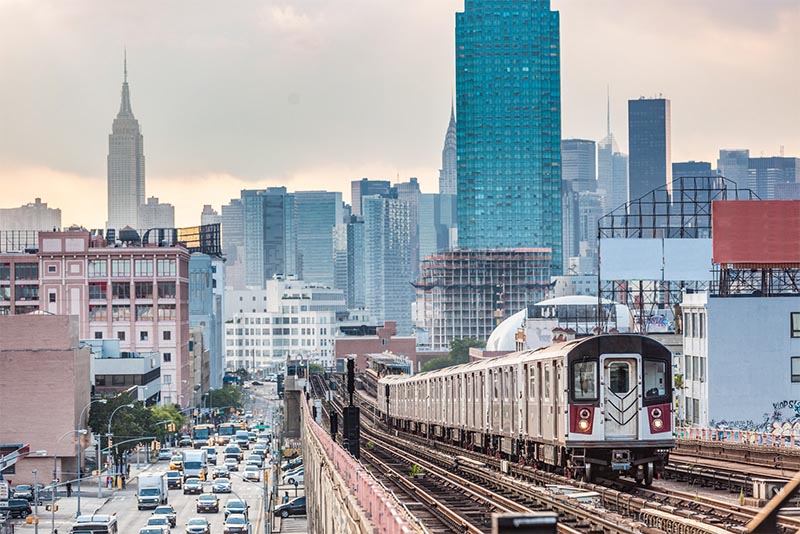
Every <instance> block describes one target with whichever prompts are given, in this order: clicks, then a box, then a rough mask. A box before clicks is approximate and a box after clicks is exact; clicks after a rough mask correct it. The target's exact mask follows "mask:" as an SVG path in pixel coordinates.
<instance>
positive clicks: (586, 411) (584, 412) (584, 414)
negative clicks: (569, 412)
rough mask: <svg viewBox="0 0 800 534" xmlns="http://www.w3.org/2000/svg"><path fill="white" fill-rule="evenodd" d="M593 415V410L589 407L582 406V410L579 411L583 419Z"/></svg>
mask: <svg viewBox="0 0 800 534" xmlns="http://www.w3.org/2000/svg"><path fill="white" fill-rule="evenodd" d="M591 415H592V412H590V411H589V409H588V408H581V411H580V412H578V417H580V418H581V419H589V417H590V416H591ZM587 424H588V423H587Z"/></svg>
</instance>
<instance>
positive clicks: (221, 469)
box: [211, 464, 228, 478]
mask: <svg viewBox="0 0 800 534" xmlns="http://www.w3.org/2000/svg"><path fill="white" fill-rule="evenodd" d="M226 476H228V466H227V465H224V464H223V465H219V466H217V467H215V468H214V469H213V470H212V471H211V478H220V477H226Z"/></svg>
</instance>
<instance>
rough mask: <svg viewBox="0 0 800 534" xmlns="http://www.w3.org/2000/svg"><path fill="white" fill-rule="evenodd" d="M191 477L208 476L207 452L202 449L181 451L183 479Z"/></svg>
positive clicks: (200, 477)
mask: <svg viewBox="0 0 800 534" xmlns="http://www.w3.org/2000/svg"><path fill="white" fill-rule="evenodd" d="M192 477H197V478H199V479H200V480H206V479H207V478H208V453H207V452H206V451H204V450H203V449H200V450H199V451H195V450H190V451H183V480H186V479H187V478H192Z"/></svg>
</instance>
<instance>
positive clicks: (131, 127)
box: [106, 60, 145, 229]
mask: <svg viewBox="0 0 800 534" xmlns="http://www.w3.org/2000/svg"><path fill="white" fill-rule="evenodd" d="M144 197H145V178H144V137H142V133H141V130H140V129H139V121H137V120H136V117H134V116H133V110H132V109H131V95H130V90H129V88H128V64H127V60H126V62H125V77H124V81H123V83H122V99H121V102H120V106H119V113H117V118H116V119H114V124H113V125H112V127H111V135H109V136H108V221H107V223H106V224H107V228H117V229H122V228H124V227H126V226H130V227H131V228H134V229H136V228H141V226H140V225H139V206H141V205H142V204H144Z"/></svg>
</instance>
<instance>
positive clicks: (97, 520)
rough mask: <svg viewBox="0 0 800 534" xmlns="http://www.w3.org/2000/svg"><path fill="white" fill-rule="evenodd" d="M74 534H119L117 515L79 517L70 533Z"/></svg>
mask: <svg viewBox="0 0 800 534" xmlns="http://www.w3.org/2000/svg"><path fill="white" fill-rule="evenodd" d="M70 532H71V533H72V534H118V529H117V516H116V514H111V515H107V514H96V515H82V516H78V519H76V520H75V524H74V525H73V526H72V530H71V531H70Z"/></svg>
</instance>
